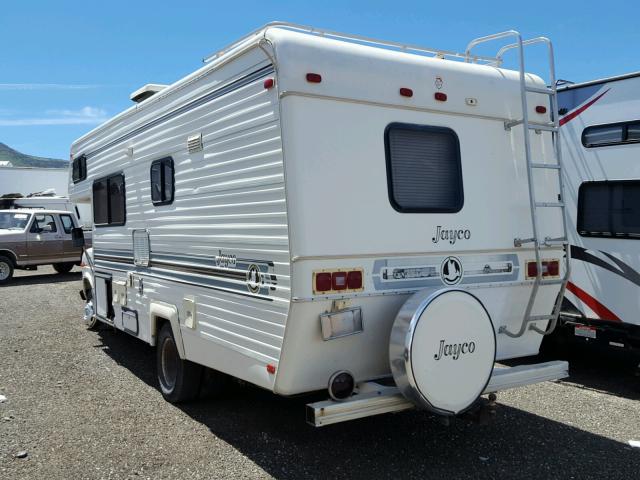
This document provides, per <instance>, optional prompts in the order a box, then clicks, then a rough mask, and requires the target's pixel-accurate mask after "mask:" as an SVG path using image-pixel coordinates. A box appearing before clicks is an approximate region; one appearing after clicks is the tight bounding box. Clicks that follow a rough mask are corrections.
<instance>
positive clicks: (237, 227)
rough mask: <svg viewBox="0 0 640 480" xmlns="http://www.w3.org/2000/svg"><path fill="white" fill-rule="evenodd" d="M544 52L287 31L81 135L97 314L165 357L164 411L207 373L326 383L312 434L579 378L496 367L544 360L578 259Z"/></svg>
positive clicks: (219, 60)
mask: <svg viewBox="0 0 640 480" xmlns="http://www.w3.org/2000/svg"><path fill="white" fill-rule="evenodd" d="M500 39H502V40H505V39H511V40H512V41H514V42H515V43H511V44H508V45H506V47H505V48H503V50H501V53H500V56H498V57H495V58H493V57H492V58H488V57H483V56H477V55H475V53H474V50H473V48H474V47H475V45H477V44H479V43H482V42H484V41H489V40H500ZM538 42H541V43H543V44H545V45H547V46H548V48H549V51H550V53H552V50H551V44H550V42H548V40H547V39H545V38H539V39H534V40H532V41H524V42H523V41H522V39H521V37H520V35H519V34H518V33H517V32H514V31H509V32H505V33H501V34H497V35H492V36H489V37H484V38H482V39H478V40H475V41H473V42H472V43H471V44H470V45H469V48H468V50H467V52H466V53H465V54H456V53H449V52H444V51H437V50H428V49H423V48H419V47H410V46H406V45H398V44H394V43H389V42H382V41H376V40H370V39H364V38H362V37H354V36H349V35H345V34H337V33H332V32H326V31H318V30H314V29H310V28H306V27H301V26H295V25H291V24H283V23H276V24H270V25H267V26H266V27H264V28H261V29H259V30H257V31H255V32H253V33H251V34H249V35H247V36H246V37H244V38H242V39H241V40H240V41H238V42H236V43H234V44H232V45H231V46H229V47H227V48H225V49H224V50H222V51H220V52H219V53H217V54H215V55H213V56H211V57H210V58H209V59H207V61H206V64H205V65H204V66H203V67H202V68H201V69H199V70H197V71H196V72H194V73H193V74H191V75H189V76H187V77H185V78H183V79H181V80H179V81H178V82H176V83H174V84H173V85H170V86H167V87H162V86H157V85H154V86H153V88H150V89H144V88H143V89H141V90H139V91H138V92H136V93H135V95H133V98H134V100H140V99H143V100H141V101H140V102H139V103H136V104H135V105H134V106H132V107H131V108H130V109H128V110H126V111H125V112H123V113H121V114H119V115H117V116H116V117H114V118H113V119H111V120H109V121H108V122H106V123H105V124H104V125H102V126H100V127H98V128H96V129H95V130H93V131H91V132H89V133H88V134H86V135H85V136H83V137H82V138H80V139H78V140H77V141H76V142H75V143H74V144H73V146H72V149H71V153H72V159H73V171H72V172H71V174H70V185H69V191H70V194H71V197H72V199H73V200H74V201H86V202H92V204H93V214H94V225H95V226H94V239H93V245H94V252H93V253H94V261H95V292H92V296H89V297H91V298H93V301H94V305H95V316H96V317H97V318H98V319H99V320H100V321H102V322H106V323H109V324H111V325H113V326H115V328H118V329H120V330H124V331H125V332H128V333H130V334H131V335H134V336H136V337H138V338H139V339H141V340H143V341H145V342H148V343H150V344H151V345H155V346H156V347H157V371H158V381H159V384H160V388H161V391H162V393H163V395H164V396H165V398H167V399H168V400H170V401H181V400H186V399H189V398H192V397H193V396H194V395H195V394H196V393H197V390H198V386H199V382H200V374H201V372H202V367H203V366H204V367H208V368H210V369H213V370H215V371H216V372H218V374H219V375H223V374H227V375H230V376H233V377H237V378H239V379H242V380H244V381H247V382H251V383H253V384H255V385H258V386H260V387H263V388H266V389H269V390H271V391H273V392H275V393H277V394H281V395H294V394H301V393H306V392H315V391H320V390H327V389H328V393H329V396H330V397H331V399H330V400H327V401H322V402H317V403H312V404H309V405H308V420H309V421H310V422H311V423H312V424H314V425H326V424H330V423H335V422H340V421H344V420H349V419H352V418H358V417H363V416H367V415H374V414H377V413H384V412H390V411H397V410H403V409H407V408H412V407H415V406H418V407H420V408H425V409H428V410H430V411H432V412H437V413H440V414H443V415H456V414H459V413H461V412H464V411H466V410H468V409H471V408H473V407H474V406H475V405H477V404H478V402H479V398H480V397H481V395H482V394H488V393H489V394H491V393H494V392H497V391H499V390H503V389H506V388H510V387H514V386H520V385H526V384H530V383H535V382H540V381H544V380H550V379H557V378H561V377H563V376H566V375H567V364H566V362H549V363H545V364H537V365H526V366H519V367H513V368H503V367H497V366H495V362H496V360H502V359H509V358H515V357H522V356H526V355H532V354H536V353H537V352H538V349H539V346H540V343H541V340H542V337H543V335H544V334H546V333H549V332H550V331H551V330H553V328H554V326H555V321H556V319H557V314H558V312H559V307H560V302H559V301H558V300H559V299H561V296H562V295H561V294H562V290H563V286H564V283H565V277H566V275H567V273H568V270H567V266H568V261H567V260H566V256H565V243H566V239H565V232H564V222H563V210H562V208H561V205H562V203H561V202H559V201H558V197H559V195H560V189H561V185H560V176H559V172H560V165H559V164H558V163H557V162H558V157H557V155H556V153H557V152H555V150H554V144H553V142H552V135H553V133H554V132H555V131H556V129H557V125H556V124H555V123H554V122H553V121H552V115H551V112H550V111H549V110H548V108H547V107H546V106H545V105H548V102H549V98H550V97H551V99H552V100H554V101H555V89H553V88H547V87H546V86H545V83H544V82H543V81H542V80H541V79H540V78H539V77H536V76H533V75H530V74H527V73H525V71H524V60H523V48H524V46H526V45H528V44H529V43H538ZM509 49H515V50H516V52H518V53H519V56H518V58H519V60H520V62H519V65H520V71H511V70H506V69H502V68H499V65H500V61H501V55H502V53H503V52H504V51H506V50H509ZM552 58H553V57H552V55H551V60H552ZM551 66H552V68H551V76H552V78H551V80H552V83H551V84H552V85H553V84H554V83H553V81H554V80H555V79H554V78H553V63H552V64H551ZM554 105H555V104H554ZM89 297H88V298H89Z"/></svg>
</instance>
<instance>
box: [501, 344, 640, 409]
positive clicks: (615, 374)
mask: <svg viewBox="0 0 640 480" xmlns="http://www.w3.org/2000/svg"><path fill="white" fill-rule="evenodd" d="M556 359H560V360H566V361H568V362H569V378H565V379H563V380H561V381H560V382H561V383H568V384H572V385H575V386H578V387H580V388H584V389H587V390H597V391H599V392H604V393H609V394H611V395H615V396H616V397H623V398H628V399H630V400H640V368H638V361H639V360H638V358H637V357H632V356H629V355H623V354H621V353H616V352H612V351H606V350H601V349H592V348H588V347H583V346H576V345H571V346H570V347H567V348H566V350H565V351H563V352H562V353H560V354H558V353H545V354H542V355H539V356H537V357H525V358H520V359H517V360H512V361H508V362H504V363H505V364H507V365H521V364H529V363H538V362H545V361H550V360H556Z"/></svg>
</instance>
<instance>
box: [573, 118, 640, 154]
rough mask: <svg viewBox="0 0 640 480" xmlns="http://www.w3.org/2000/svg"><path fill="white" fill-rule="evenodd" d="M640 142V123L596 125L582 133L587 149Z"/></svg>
mask: <svg viewBox="0 0 640 480" xmlns="http://www.w3.org/2000/svg"><path fill="white" fill-rule="evenodd" d="M637 142H640V121H633V122H620V123H611V124H608V125H594V126H591V127H587V128H585V129H584V130H583V132H582V145H584V146H585V147H587V148H593V147H606V146H610V145H623V144H625V143H637Z"/></svg>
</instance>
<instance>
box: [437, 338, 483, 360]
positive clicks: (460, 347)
mask: <svg viewBox="0 0 640 480" xmlns="http://www.w3.org/2000/svg"><path fill="white" fill-rule="evenodd" d="M475 351H476V342H464V343H445V340H444V339H443V340H440V348H439V349H438V353H436V354H435V355H434V356H433V359H434V360H440V359H441V358H442V357H452V358H453V359H454V360H458V358H460V355H467V354H469V353H473V352H475Z"/></svg>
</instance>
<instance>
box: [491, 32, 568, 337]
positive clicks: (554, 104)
mask: <svg viewBox="0 0 640 480" xmlns="http://www.w3.org/2000/svg"><path fill="white" fill-rule="evenodd" d="M517 40H518V41H517V42H516V43H512V44H509V45H505V46H503V47H502V48H501V49H500V50H499V51H498V54H497V55H496V57H497V58H498V61H499V64H501V63H502V56H503V55H504V53H505V52H507V51H508V50H511V49H515V48H517V49H518V54H519V55H518V57H519V64H520V69H519V70H520V93H521V98H522V122H520V123H522V127H523V133H524V143H525V157H526V161H527V181H528V183H529V201H530V207H531V208H530V210H531V223H532V228H533V239H532V240H533V244H534V253H535V260H536V266H537V272H536V278H535V280H534V282H533V287H532V290H531V294H530V296H529V301H528V302H527V306H526V308H525V312H524V316H523V319H522V323H521V325H520V329H519V330H518V331H517V332H515V333H514V332H510V331H509V330H508V329H507V328H506V327H505V326H501V327H500V328H499V330H498V331H499V333H504V334H505V335H507V336H509V337H512V338H515V337H520V336H522V335H523V334H524V333H525V331H526V330H527V326H529V329H530V330H533V331H535V332H537V333H540V334H542V335H548V334H550V333H552V332H553V331H554V329H555V327H556V324H557V321H558V316H559V314H560V309H561V307H562V299H563V297H564V292H565V289H566V285H567V281H568V279H569V275H570V272H571V262H570V258H569V256H570V252H569V246H568V243H567V242H568V236H567V223H568V221H567V211H566V205H565V204H564V203H563V202H564V199H563V198H562V196H563V195H564V183H563V179H562V152H561V148H560V141H559V138H558V132H559V130H558V129H559V126H560V123H559V116H558V98H557V89H556V74H555V61H554V52H553V44H552V42H551V40H549V39H548V38H547V37H535V38H531V39H528V40H524V41H523V40H522V38H521V37H519V36H518V37H517ZM536 43H545V44H546V45H547V48H548V52H549V77H550V78H549V80H550V84H551V88H550V89H549V91H548V92H547V93H548V94H549V96H550V98H551V112H552V114H553V129H552V131H553V135H554V137H553V142H554V153H555V157H556V162H557V165H558V169H557V172H558V188H559V191H560V199H559V206H560V208H561V210H562V230H563V237H562V238H563V239H564V241H563V243H564V249H565V257H564V264H565V269H564V275H563V278H562V280H561V281H560V285H561V287H560V292H559V293H558V297H557V298H556V302H555V304H554V307H553V311H552V314H551V315H550V320H551V322H550V324H549V325H548V327H547V330H546V331H545V330H542V329H539V328H538V327H537V326H536V325H535V324H533V323H532V322H534V321H536V320H537V318H536V317H535V316H532V315H531V311H532V310H533V306H534V303H535V299H536V297H537V293H538V289H539V288H540V285H541V284H543V283H542V282H543V278H542V261H541V258H540V242H539V240H538V222H537V215H536V209H537V208H538V207H537V202H536V197H535V187H534V182H533V168H534V167H533V163H532V162H531V149H530V139H529V133H530V130H531V123H530V122H529V119H528V102H527V92H528V89H527V85H526V79H525V72H524V70H525V69H524V47H525V46H527V45H533V44H536ZM533 91H535V90H533ZM516 123H519V122H516ZM505 127H506V125H505ZM533 128H535V125H533ZM549 240H550V239H549V238H548V237H547V238H545V240H544V244H549V243H548V242H549ZM515 244H516V245H518V239H516V240H515ZM520 244H521V243H520Z"/></svg>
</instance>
